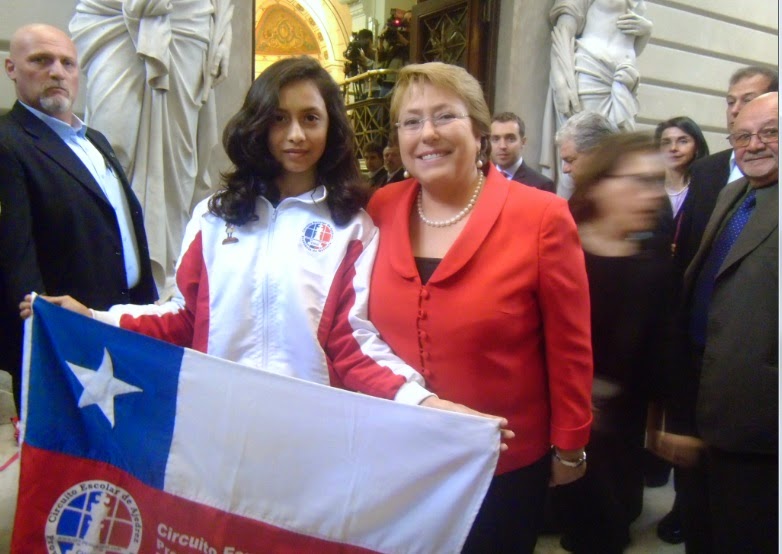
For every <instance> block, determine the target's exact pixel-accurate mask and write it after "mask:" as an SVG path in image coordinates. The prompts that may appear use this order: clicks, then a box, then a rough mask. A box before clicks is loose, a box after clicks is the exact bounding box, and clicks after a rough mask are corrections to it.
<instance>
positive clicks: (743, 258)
mask: <svg viewBox="0 0 782 554" xmlns="http://www.w3.org/2000/svg"><path fill="white" fill-rule="evenodd" d="M778 122H779V95H778V93H775V92H773V93H767V94H764V95H762V96H759V97H757V98H755V99H754V100H752V101H751V102H749V103H748V104H747V105H746V106H745V107H744V108H743V109H742V111H741V113H740V114H739V115H738V117H737V118H736V120H735V122H734V125H733V128H732V132H731V134H730V140H731V144H732V145H733V148H734V151H735V157H736V163H737V164H738V166H739V168H740V169H741V171H742V173H743V174H744V175H745V177H742V178H740V179H739V180H737V181H734V182H732V183H730V184H729V185H727V186H726V187H725V188H724V189H723V190H722V192H721V193H720V195H719V197H718V199H717V202H716V205H715V208H714V211H713V213H712V216H711V218H710V219H709V222H708V225H707V226H706V230H705V232H704V234H703V240H702V242H701V245H700V248H699V249H698V252H697V253H696V254H695V257H694V258H693V261H692V263H691V264H690V266H689V267H688V269H687V273H686V274H685V283H684V287H685V288H684V291H685V292H684V299H685V302H686V304H685V305H686V306H687V310H686V314H687V315H688V321H687V323H688V326H689V337H690V343H691V345H692V349H693V359H694V361H695V363H694V364H693V366H694V368H693V369H694V373H693V378H694V379H695V381H694V382H695V385H696V387H695V394H694V395H693V398H691V402H692V403H693V404H692V405H693V408H695V412H696V423H697V431H698V433H699V435H700V437H701V438H702V439H703V441H704V444H705V455H704V457H703V458H704V459H703V460H702V463H701V465H700V467H699V468H696V470H695V471H696V472H701V475H702V478H701V479H699V480H696V481H697V482H696V483H695V488H693V486H692V485H693V483H689V485H688V486H687V487H686V488H685V490H684V491H683V492H684V493H685V494H686V495H689V497H690V498H689V499H690V500H692V499H693V498H694V499H695V500H696V501H697V502H700V503H701V505H702V507H703V512H704V513H705V514H707V517H708V522H707V523H708V525H707V526H706V532H707V533H708V535H709V536H707V537H695V538H696V539H697V540H703V539H705V541H706V542H705V543H702V544H700V545H699V546H700V548H699V549H698V550H699V551H700V550H701V549H704V550H703V551H709V549H711V548H713V549H714V551H721V552H777V533H776V529H777V525H778V522H779V521H778V517H779V515H778V514H779V510H778V502H777V494H778V487H777V485H778V468H777V464H778V454H777V449H778V443H779V437H778V415H777V413H778V405H779V360H778V350H779V295H778V287H779V281H778V280H779V250H778V248H779V123H778ZM696 398H697V401H696ZM686 527H687V522H686V521H685V538H686V539H688V546H690V543H689V537H687V532H686V531H687V529H686ZM709 540H710V543H709Z"/></svg>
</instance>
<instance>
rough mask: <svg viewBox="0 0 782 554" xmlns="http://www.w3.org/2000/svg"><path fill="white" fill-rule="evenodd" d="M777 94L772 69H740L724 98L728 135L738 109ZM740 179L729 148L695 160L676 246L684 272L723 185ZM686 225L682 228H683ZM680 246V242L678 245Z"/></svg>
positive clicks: (732, 79)
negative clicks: (684, 238) (687, 212)
mask: <svg viewBox="0 0 782 554" xmlns="http://www.w3.org/2000/svg"><path fill="white" fill-rule="evenodd" d="M778 90H779V74H778V73H777V71H776V70H775V69H771V68H766V67H757V66H748V67H742V68H740V69H739V70H737V71H736V72H735V73H733V75H731V77H730V84H729V87H728V92H727V95H726V97H725V99H726V108H725V118H726V125H727V129H728V133H731V132H733V123H734V121H735V120H736V117H737V116H738V114H739V112H740V111H741V109H742V108H743V107H744V106H745V105H746V104H747V102H750V101H751V100H752V99H753V98H756V97H757V96H760V95H761V94H764V93H766V92H772V91H778ZM741 177H743V175H742V173H741V169H739V167H738V166H737V165H736V159H735V154H734V151H733V148H728V149H727V150H722V151H720V152H717V153H716V154H712V155H710V156H706V157H704V158H703V159H700V160H697V161H696V162H694V163H693V164H692V166H691V167H690V191H691V192H690V193H688V196H691V197H692V198H691V199H690V202H691V204H690V216H689V219H690V220H689V221H686V220H685V221H684V222H683V224H682V229H681V233H684V234H685V236H687V237H689V238H688V240H687V242H686V243H683V244H680V246H681V248H678V250H679V251H680V252H681V260H680V261H681V263H679V264H678V265H679V266H681V267H682V268H683V269H686V267H687V264H688V263H689V262H690V260H692V258H693V256H694V255H695V252H696V250H697V249H698V246H699V245H700V242H701V237H702V236H703V231H704V229H705V228H706V223H707V222H708V221H709V217H710V216H711V212H712V211H713V210H714V205H715V204H716V202H717V196H718V195H719V193H720V191H721V190H722V189H723V188H724V187H725V185H727V184H728V183H731V182H733V181H735V180H737V179H740V178H741ZM685 223H686V224H687V226H686V227H685V226H684V224H685ZM680 243H681V241H680ZM677 256H678V254H677Z"/></svg>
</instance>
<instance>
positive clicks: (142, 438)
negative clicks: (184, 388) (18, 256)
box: [25, 298, 182, 487]
mask: <svg viewBox="0 0 782 554" xmlns="http://www.w3.org/2000/svg"><path fill="white" fill-rule="evenodd" d="M35 309H36V313H40V314H41V315H42V316H43V317H35V318H33V323H32V325H33V326H34V329H33V333H34V335H35V336H36V339H37V340H35V341H34V342H33V343H32V348H31V351H30V356H31V360H30V363H31V365H32V366H34V367H35V368H36V371H30V372H27V371H25V378H29V379H30V382H29V385H28V386H27V387H25V390H26V391H27V395H28V396H27V397H26V398H25V401H26V406H27V409H28V411H27V414H26V416H27V417H26V427H25V442H27V443H29V444H30V445H32V446H36V447H39V448H42V449H45V450H54V451H59V452H62V453H65V454H71V455H73V456H76V457H80V458H88V459H92V460H96V461H103V462H106V463H109V464H112V465H114V466H117V467H118V468H120V469H123V470H126V471H128V472H129V473H130V474H132V475H134V476H135V477H136V478H138V479H140V480H141V481H142V482H144V483H146V484H148V485H151V486H155V487H162V486H163V478H164V472H165V467H166V461H167V456H168V450H169V446H170V444H171V437H172V432H173V426H174V412H175V409H176V397H177V394H176V393H177V383H178V379H179V368H180V364H181V360H182V349H181V348H177V347H174V346H172V345H169V344H166V343H164V342H161V341H158V340H155V339H152V338H149V337H145V336H143V335H138V334H135V333H128V332H127V331H123V330H121V329H117V328H114V327H111V326H108V325H104V324H102V323H99V322H96V321H94V320H92V319H89V318H86V317H83V316H81V315H78V314H75V313H73V312H69V311H67V310H65V309H62V308H59V307H57V306H54V305H52V304H50V303H48V302H45V301H43V300H41V299H40V298H38V299H36V301H35ZM73 337H78V341H74V340H73ZM150 359H153V360H155V364H150V363H149V360H150ZM145 421H155V422H157V423H158V424H157V425H155V426H154V427H149V426H145V425H144V424H143V423H144V422H145ZM128 452H132V453H133V456H128V455H127V453H128Z"/></svg>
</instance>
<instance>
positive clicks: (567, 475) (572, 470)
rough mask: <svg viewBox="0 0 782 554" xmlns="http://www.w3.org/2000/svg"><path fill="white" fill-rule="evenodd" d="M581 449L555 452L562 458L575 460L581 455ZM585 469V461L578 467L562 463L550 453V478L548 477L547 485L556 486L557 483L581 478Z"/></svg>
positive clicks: (561, 483) (565, 482) (560, 483)
mask: <svg viewBox="0 0 782 554" xmlns="http://www.w3.org/2000/svg"><path fill="white" fill-rule="evenodd" d="M583 452H584V451H583V449H578V450H569V451H568V450H565V451H563V450H558V451H557V454H558V455H559V457H560V458H562V459H563V460H575V459H578V458H579V457H581V455H582V454H583ZM586 470H587V463H586V461H584V462H582V463H581V464H579V465H578V467H571V466H568V465H565V464H563V463H562V462H561V461H560V460H557V458H556V457H555V456H554V455H553V454H552V456H551V478H550V479H549V483H548V486H549V487H556V486H558V485H567V484H568V483H572V482H573V481H578V480H579V479H581V478H582V477H583V476H584V474H585V473H586Z"/></svg>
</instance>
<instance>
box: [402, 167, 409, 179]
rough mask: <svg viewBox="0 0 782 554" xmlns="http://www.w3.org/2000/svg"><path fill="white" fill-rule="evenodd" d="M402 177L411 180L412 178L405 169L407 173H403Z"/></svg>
mask: <svg viewBox="0 0 782 554" xmlns="http://www.w3.org/2000/svg"><path fill="white" fill-rule="evenodd" d="M402 175H403V176H404V178H405V179H409V178H410V172H409V171H408V170H406V169H405V172H404V173H402Z"/></svg>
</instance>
